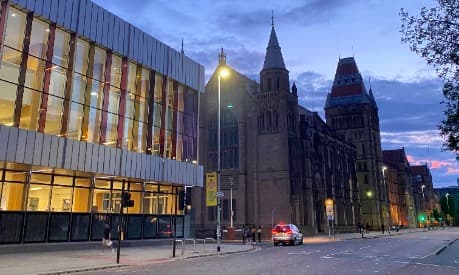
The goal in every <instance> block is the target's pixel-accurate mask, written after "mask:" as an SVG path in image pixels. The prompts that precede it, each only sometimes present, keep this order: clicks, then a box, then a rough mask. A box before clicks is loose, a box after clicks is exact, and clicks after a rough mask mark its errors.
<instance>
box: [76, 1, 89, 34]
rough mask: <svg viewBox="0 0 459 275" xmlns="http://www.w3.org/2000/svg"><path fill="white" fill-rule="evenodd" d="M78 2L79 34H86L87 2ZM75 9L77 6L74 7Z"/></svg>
mask: <svg viewBox="0 0 459 275" xmlns="http://www.w3.org/2000/svg"><path fill="white" fill-rule="evenodd" d="M76 2H78V14H77V18H78V25H77V33H78V34H84V32H85V28H86V27H85V26H86V9H85V7H86V0H80V1H76ZM73 7H74V8H75V5H74V6H73Z"/></svg>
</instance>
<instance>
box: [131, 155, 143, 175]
mask: <svg viewBox="0 0 459 275" xmlns="http://www.w3.org/2000/svg"><path fill="white" fill-rule="evenodd" d="M140 161H141V158H140V154H138V153H132V165H133V167H134V169H132V170H133V171H132V172H133V173H134V177H135V178H140V168H141V163H140Z"/></svg>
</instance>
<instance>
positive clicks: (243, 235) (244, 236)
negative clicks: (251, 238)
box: [242, 225, 247, 244]
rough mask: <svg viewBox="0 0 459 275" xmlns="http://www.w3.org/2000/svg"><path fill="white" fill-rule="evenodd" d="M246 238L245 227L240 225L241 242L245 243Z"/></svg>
mask: <svg viewBox="0 0 459 275" xmlns="http://www.w3.org/2000/svg"><path fill="white" fill-rule="evenodd" d="M246 240H247V228H246V227H245V225H243V226H242V243H243V244H245V241H246Z"/></svg>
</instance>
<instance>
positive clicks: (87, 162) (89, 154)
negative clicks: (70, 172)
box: [83, 143, 94, 172]
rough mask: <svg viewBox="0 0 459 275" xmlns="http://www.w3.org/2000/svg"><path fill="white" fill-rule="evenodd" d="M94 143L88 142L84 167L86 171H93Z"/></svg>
mask: <svg viewBox="0 0 459 275" xmlns="http://www.w3.org/2000/svg"><path fill="white" fill-rule="evenodd" d="M93 147H94V145H93V144H92V143H86V154H85V160H84V169H83V171H85V172H91V163H92V150H93Z"/></svg>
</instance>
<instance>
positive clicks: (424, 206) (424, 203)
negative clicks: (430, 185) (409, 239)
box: [421, 184, 427, 226]
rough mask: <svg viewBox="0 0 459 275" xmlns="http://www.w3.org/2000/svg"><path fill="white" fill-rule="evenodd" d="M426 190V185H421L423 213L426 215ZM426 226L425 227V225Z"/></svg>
mask: <svg viewBox="0 0 459 275" xmlns="http://www.w3.org/2000/svg"><path fill="white" fill-rule="evenodd" d="M424 188H426V186H425V184H423V185H421V192H422V211H423V212H424V213H426V212H427V211H426V209H427V208H426V198H425V196H424ZM424 226H425V225H424Z"/></svg>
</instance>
